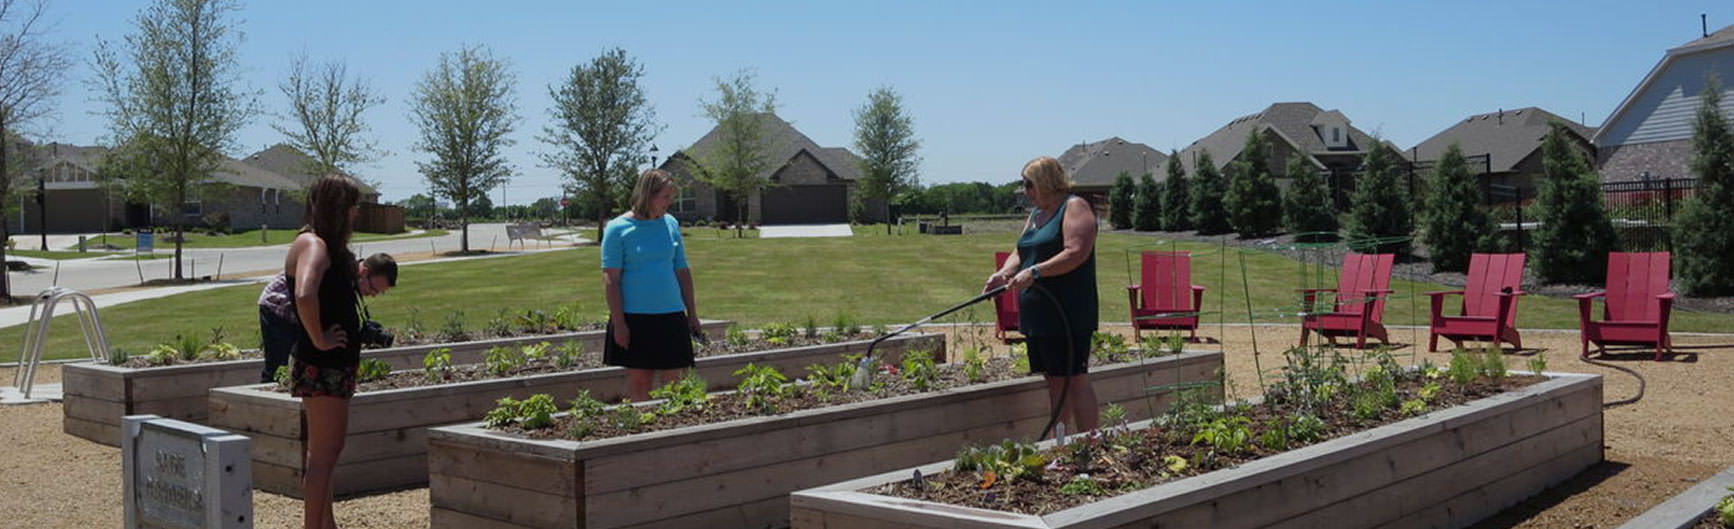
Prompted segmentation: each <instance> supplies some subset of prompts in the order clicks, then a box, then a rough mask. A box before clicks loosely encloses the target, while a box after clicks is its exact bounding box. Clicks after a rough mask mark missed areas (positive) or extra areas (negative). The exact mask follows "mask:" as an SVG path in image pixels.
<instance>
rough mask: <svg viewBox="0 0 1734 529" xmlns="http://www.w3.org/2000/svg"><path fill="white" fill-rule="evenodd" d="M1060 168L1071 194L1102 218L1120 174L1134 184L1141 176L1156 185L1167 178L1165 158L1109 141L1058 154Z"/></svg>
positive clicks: (1145, 147) (1140, 147)
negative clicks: (1066, 176) (1069, 180)
mask: <svg viewBox="0 0 1734 529" xmlns="http://www.w3.org/2000/svg"><path fill="white" fill-rule="evenodd" d="M1058 160H1059V162H1060V166H1061V167H1064V168H1065V169H1066V173H1067V174H1070V175H1071V176H1072V184H1073V185H1072V192H1074V193H1076V194H1078V195H1079V196H1082V197H1084V198H1085V199H1086V200H1089V201H1090V203H1091V204H1094V205H1095V206H1096V208H1097V209H1098V210H1100V213H1101V214H1104V215H1105V214H1106V213H1107V208H1108V191H1109V190H1111V189H1113V187H1114V179H1116V178H1118V177H1119V176H1120V173H1122V172H1123V173H1126V174H1129V175H1132V180H1133V181H1134V182H1136V181H1137V180H1138V178H1139V177H1140V176H1143V175H1144V173H1151V174H1152V175H1153V176H1155V178H1156V180H1157V181H1161V180H1162V179H1163V178H1165V177H1166V176H1167V173H1166V172H1165V171H1166V170H1167V167H1168V155H1167V154H1164V153H1163V152H1162V151H1158V150H1156V149H1152V148H1150V146H1149V145H1145V144H1142V143H1137V142H1130V141H1126V140H1124V139H1121V138H1119V137H1112V138H1108V139H1105V140H1102V141H1098V142H1095V143H1080V144H1077V145H1073V146H1072V148H1070V149H1066V152H1064V153H1061V154H1060V156H1059V158H1058Z"/></svg>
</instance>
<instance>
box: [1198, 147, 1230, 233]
mask: <svg viewBox="0 0 1734 529" xmlns="http://www.w3.org/2000/svg"><path fill="white" fill-rule="evenodd" d="M1192 166H1193V171H1194V172H1196V173H1197V177H1196V178H1193V179H1192V189H1191V191H1192V226H1193V227H1196V228H1198V234H1199V235H1217V234H1222V233H1228V232H1231V231H1234V225H1233V224H1231V223H1229V220H1228V208H1227V206H1225V205H1224V204H1223V202H1222V199H1223V195H1226V194H1228V181H1227V180H1226V179H1224V178H1223V177H1222V173H1220V172H1218V171H1217V168H1216V162H1215V161H1214V160H1211V159H1210V151H1208V150H1199V152H1198V161H1197V162H1196V163H1193V164H1192Z"/></svg>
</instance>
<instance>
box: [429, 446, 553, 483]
mask: <svg viewBox="0 0 1734 529" xmlns="http://www.w3.org/2000/svg"><path fill="white" fill-rule="evenodd" d="M428 473H429V474H430V475H436V476H437V475H449V476H454V477H460V478H465V479H469V480H473V481H481V482H486V483H493V484H496V485H502V486H524V487H528V488H531V489H533V490H537V491H543V492H547V493H549V494H557V495H560V496H572V495H574V494H577V491H578V485H579V483H577V482H575V481H573V480H574V479H576V478H577V477H578V470H577V469H576V466H575V465H574V464H573V463H572V461H570V460H558V459H554V458H549V457H541V456H535V455H531V454H523V453H512V452H500V451H497V450H478V449H475V448H474V447H470V446H466V445H462V444H456V443H448V442H443V441H440V440H437V439H435V440H431V441H429V442H428ZM514 484H516V485H514Z"/></svg>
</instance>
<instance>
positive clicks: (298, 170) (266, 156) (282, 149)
mask: <svg viewBox="0 0 1734 529" xmlns="http://www.w3.org/2000/svg"><path fill="white" fill-rule="evenodd" d="M242 161H244V162H246V163H247V165H251V166H253V167H258V168H260V169H264V170H266V171H270V172H273V173H277V174H279V175H282V176H283V177H284V178H286V179H288V180H289V181H291V182H295V183H296V186H297V187H295V189H303V188H306V187H307V186H311V185H313V183H314V182H317V181H319V177H320V176H321V175H316V174H313V173H312V172H309V171H308V170H307V168H308V167H311V166H312V165H313V157H312V156H309V155H308V154H307V153H304V152H301V150H300V149H296V148H294V147H291V146H289V145H287V144H283V143H279V144H276V145H272V146H271V147H270V148H268V149H265V150H263V151H259V152H256V153H253V154H252V155H249V156H247V157H246V158H244V159H243V160H242ZM356 183H357V184H359V185H360V186H361V194H363V195H377V194H379V191H378V190H375V189H373V187H372V186H369V185H367V184H366V183H363V182H361V181H360V180H359V179H357V180H356Z"/></svg>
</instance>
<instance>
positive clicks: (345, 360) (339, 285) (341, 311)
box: [286, 262, 361, 367]
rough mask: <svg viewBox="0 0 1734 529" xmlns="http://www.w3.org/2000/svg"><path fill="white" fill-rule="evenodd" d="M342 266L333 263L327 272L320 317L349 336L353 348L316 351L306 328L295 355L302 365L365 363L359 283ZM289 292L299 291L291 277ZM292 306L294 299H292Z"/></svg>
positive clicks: (322, 279)
mask: <svg viewBox="0 0 1734 529" xmlns="http://www.w3.org/2000/svg"><path fill="white" fill-rule="evenodd" d="M340 266H342V264H340V263H335V262H334V263H332V264H331V266H330V267H327V268H326V269H325V273H324V274H323V275H321V276H320V280H319V293H318V296H319V318H320V319H323V320H325V321H324V322H322V323H323V324H324V325H325V327H326V328H330V327H331V326H332V325H338V326H341V327H342V328H343V332H344V334H346V335H348V338H349V345H346V346H344V347H342V348H338V349H333V350H329V351H321V350H318V349H314V348H313V339H312V338H311V337H308V336H307V328H306V327H305V326H300V327H298V328H299V329H300V330H301V333H300V335H301V336H300V338H299V339H297V340H296V341H295V348H294V349H292V350H291V354H292V355H294V356H295V358H296V359H299V360H301V361H302V362H305V363H308V364H312V365H315V366H319V367H355V366H356V365H359V364H361V342H360V332H361V316H360V314H358V313H357V312H356V310H355V282H354V279H352V278H351V277H350V274H348V273H347V270H344V269H342V268H339V267H340ZM286 279H288V282H289V291H290V292H294V291H295V278H294V277H287V278H286ZM289 299H290V303H291V306H293V304H294V299H295V297H294V296H290V297H289Z"/></svg>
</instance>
